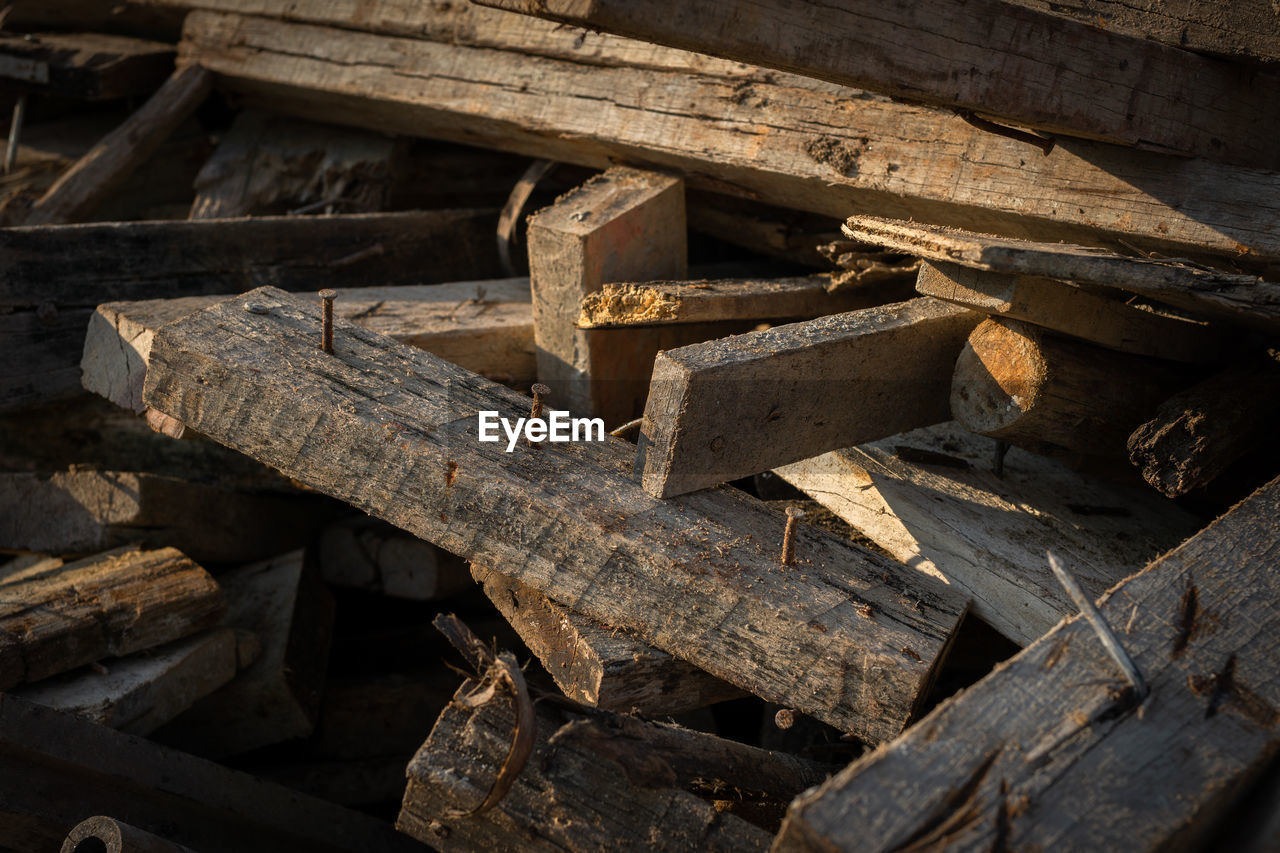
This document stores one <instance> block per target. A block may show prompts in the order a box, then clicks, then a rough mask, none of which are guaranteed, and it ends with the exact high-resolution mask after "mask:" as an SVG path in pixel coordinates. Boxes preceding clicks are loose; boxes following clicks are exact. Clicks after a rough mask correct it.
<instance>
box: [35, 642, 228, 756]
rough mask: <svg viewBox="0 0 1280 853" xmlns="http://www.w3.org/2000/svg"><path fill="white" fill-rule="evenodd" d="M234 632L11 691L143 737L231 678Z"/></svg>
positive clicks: (171, 644)
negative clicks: (98, 669)
mask: <svg viewBox="0 0 1280 853" xmlns="http://www.w3.org/2000/svg"><path fill="white" fill-rule="evenodd" d="M236 650H237V643H236V634H235V632H234V631H232V630H230V629H228V628H215V629H214V630H212V631H206V632H205V633H203V634H199V635H197V636H194V637H189V638H187V639H183V640H178V641H176V642H173V643H169V644H168V645H164V646H158V647H156V648H151V649H147V650H145V651H141V652H136V653H134V654H132V655H129V656H127V657H122V658H118V659H116V660H111V661H107V662H106V663H105V664H104V665H103V668H102V670H101V671H96V670H93V669H87V670H77V671H75V672H68V673H64V674H62V675H58V676H54V677H53V678H46V679H43V680H41V681H38V682H36V683H34V684H26V685H23V686H22V687H19V688H17V689H16V690H14V691H12V692H13V693H15V694H16V695H18V696H21V697H22V698H23V699H26V700H27V701H29V702H34V703H36V704H37V705H44V706H46V707H49V708H55V709H57V710H59V711H67V712H69V713H72V714H79V715H80V716H82V717H85V718H87V719H90V720H93V721H94V722H95V723H101V724H102V725H104V726H110V727H111V728H113V729H119V730H121V731H124V732H130V733H132V734H139V735H145V734H149V733H150V732H151V731H152V730H154V729H156V728H158V727H159V726H161V725H163V724H164V723H166V722H168V721H169V720H171V719H173V718H174V717H176V716H177V715H178V714H181V713H182V712H183V711H185V710H186V709H187V708H189V707H191V705H192V704H193V703H194V702H195V701H196V700H197V699H200V698H201V697H202V696H205V695H207V694H209V693H211V692H213V691H214V690H216V689H218V688H219V687H221V686H222V685H224V684H226V683H227V682H228V681H230V680H231V679H232V678H234V677H235V674H236V669H237V666H238V656H237V651H236Z"/></svg>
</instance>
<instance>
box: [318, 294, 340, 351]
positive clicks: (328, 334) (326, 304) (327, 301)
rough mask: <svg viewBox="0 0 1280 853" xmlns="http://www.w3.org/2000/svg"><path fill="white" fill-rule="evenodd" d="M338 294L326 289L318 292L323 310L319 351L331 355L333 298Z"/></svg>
mask: <svg viewBox="0 0 1280 853" xmlns="http://www.w3.org/2000/svg"><path fill="white" fill-rule="evenodd" d="M337 295H338V294H337V293H335V292H334V291H332V290H329V289H328V288H325V289H324V290H322V291H320V304H321V305H322V306H323V308H324V319H323V320H322V325H321V327H320V349H322V350H324V351H325V352H327V353H329V354H331V355H332V354H333V298H334V297H335V296H337Z"/></svg>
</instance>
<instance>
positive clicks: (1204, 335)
mask: <svg viewBox="0 0 1280 853" xmlns="http://www.w3.org/2000/svg"><path fill="white" fill-rule="evenodd" d="M916 290H917V291H918V292H920V293H921V294H923V295H925V296H932V297H935V298H937V299H945V300H946V301H948V302H954V303H955V304H957V305H963V306H965V307H966V308H972V309H973V310H975V311H984V312H986V313H987V314H998V315H999V316H1001V317H1007V318H1008V319H1010V320H1021V321H1023V322H1026V323H1032V324H1034V325H1036V326H1042V327H1043V328H1046V329H1051V330H1053V331H1055V332H1061V333H1062V334H1064V335H1070V336H1071V337H1073V338H1080V339H1082V340H1086V341H1089V342H1091V343H1095V344H1098V345H1099V346H1104V347H1107V348H1108V349H1114V350H1119V351H1120V352H1128V353H1133V354H1134V355H1147V356H1152V357H1153V358H1165V359H1171V360H1173V361H1186V362H1193V363H1194V362H1207V361H1213V360H1215V359H1217V358H1219V357H1221V355H1222V354H1223V352H1225V351H1226V349H1227V345H1228V337H1227V334H1226V333H1225V332H1224V331H1223V330H1222V329H1221V328H1220V327H1217V326H1211V325H1209V324H1208V323H1205V322H1203V321H1199V320H1192V319H1189V318H1186V317H1182V316H1179V315H1177V314H1174V313H1172V312H1171V311H1169V310H1168V309H1165V308H1163V306H1158V305H1134V304H1132V300H1125V299H1123V298H1122V297H1121V292H1120V291H1111V290H1102V291H1099V290H1087V289H1085V288H1083V287H1077V286H1075V285H1072V284H1068V283H1067V282H1064V281H1059V280H1057V279H1052V278H1044V277H1042V276H1027V275H1009V274H1006V273H994V272H986V271H983V270H975V269H972V268H970V267H965V266H960V265H959V264H951V263H945V262H943V261H934V262H933V263H928V264H925V265H924V266H922V267H921V268H920V275H919V278H917V280H916Z"/></svg>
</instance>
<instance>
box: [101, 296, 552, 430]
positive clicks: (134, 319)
mask: <svg viewBox="0 0 1280 853" xmlns="http://www.w3.org/2000/svg"><path fill="white" fill-rule="evenodd" d="M335 293H336V298H335V300H334V306H333V307H334V314H335V316H339V317H344V318H346V319H348V320H351V321H352V322H354V323H358V324H359V325H361V326H364V327H365V328H367V329H372V330H373V331H376V332H379V333H381V334H384V335H388V336H390V337H393V338H395V339H396V340H398V341H401V342H403V343H407V344H409V345H410V346H416V347H418V348H420V349H425V350H427V351H428V352H431V353H434V354H435V355H438V356H440V357H441V358H443V359H445V360H446V361H451V362H453V363H454V364H457V365H459V366H460V367H465V368H466V369H467V370H471V371H474V372H476V373H479V374H480V375H482V376H487V377H489V378H491V379H496V380H499V381H502V382H507V383H509V384H520V383H522V382H532V381H533V380H534V378H535V376H536V368H535V361H534V344H533V312H532V309H531V307H530V302H529V280H528V279H527V278H514V279H494V280H490V281H461V282H453V283H450V284H431V285H404V286H400V287H361V288H354V289H341V290H336V291H335ZM227 298H228V297H227V296H225V295H223V296H189V297H183V298H177V299H148V300H141V301H138V302H109V303H106V304H104V305H99V306H98V308H97V310H96V311H94V313H93V316H92V317H91V318H90V319H89V329H88V331H87V332H86V333H85V339H84V357H83V358H82V359H81V362H80V368H81V371H82V375H81V382H82V383H83V384H84V387H85V388H87V389H88V390H90V391H93V392H95V393H97V394H101V395H102V396H103V397H106V398H107V399H108V400H110V401H111V402H113V403H115V404H116V405H118V406H122V407H123V408H126V409H131V410H133V411H135V412H139V413H141V412H142V411H143V409H144V408H145V407H144V406H143V404H142V385H143V382H144V381H145V379H146V375H147V359H148V357H149V356H150V354H151V340H152V338H153V337H154V335H155V332H156V329H158V328H160V327H161V326H163V325H164V324H165V323H172V322H173V321H174V320H178V319H180V318H182V317H185V316H187V315H188V314H191V313H193V312H195V311H199V310H201V309H202V308H208V307H209V306H210V305H213V304H215V303H217V302H220V301H222V300H224V299H227ZM309 298H310V299H311V300H312V301H313V302H316V303H317V304H318V303H319V301H320V297H319V296H318V295H316V294H314V293H313V294H310V296H309Z"/></svg>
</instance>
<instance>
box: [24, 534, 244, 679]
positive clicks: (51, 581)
mask: <svg viewBox="0 0 1280 853" xmlns="http://www.w3.org/2000/svg"><path fill="white" fill-rule="evenodd" d="M0 598H2V599H3V603H0V688H3V689H8V688H10V687H13V686H15V685H17V684H21V683H23V682H27V681H39V680H40V679H42V678H48V677H49V676H51V675H57V674H59V673H62V672H67V671H68V670H72V669H75V668H76V667H78V666H83V665H84V664H87V663H93V662H94V661H97V660H98V659H100V658H105V657H115V656H119V655H127V654H130V653H132V652H136V651H140V650H142V649H149V648H151V647H153V646H158V645H160V644H162V643H167V642H170V641H171V640H176V639H178V638H180V637H185V636H187V635H188V634H193V633H195V632H197V631H202V630H204V629H206V628H209V627H212V626H213V624H214V623H215V622H217V620H218V617H219V616H221V615H222V611H223V609H224V607H225V603H224V601H223V597H222V592H221V591H220V590H219V588H218V584H217V582H216V581H214V579H213V578H212V577H210V576H209V573H208V572H206V571H205V570H204V569H202V568H201V567H200V566H198V565H196V564H195V563H193V562H192V561H191V560H190V559H188V558H187V557H185V556H184V555H183V554H182V553H181V552H179V551H178V550H177V549H175V548H161V549H159V550H156V551H139V550H131V549H127V548H125V549H120V550H117V551H109V552H107V553H104V554H99V555H97V556H94V557H88V558H86V559H84V560H79V561H77V562H74V563H67V564H66V565H63V566H61V567H60V568H57V569H54V570H52V571H49V572H44V573H41V574H37V575H35V576H33V577H28V578H26V579H24V580H16V581H11V582H9V583H6V584H5V585H4V587H3V594H2V595H0Z"/></svg>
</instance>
